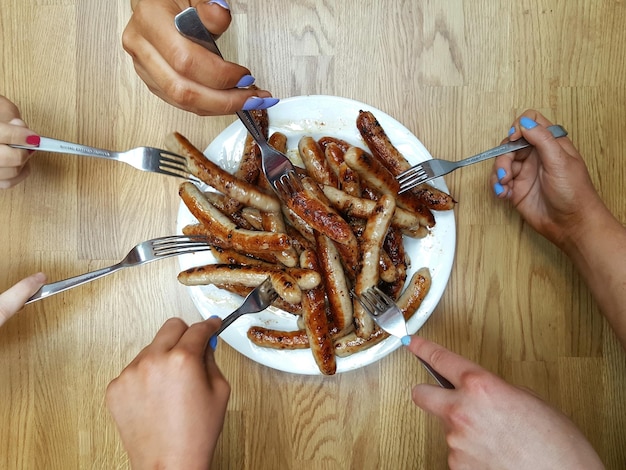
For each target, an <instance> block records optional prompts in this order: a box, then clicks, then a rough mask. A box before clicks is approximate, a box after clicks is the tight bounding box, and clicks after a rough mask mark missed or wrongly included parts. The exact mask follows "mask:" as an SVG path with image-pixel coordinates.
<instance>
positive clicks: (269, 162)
mask: <svg viewBox="0 0 626 470" xmlns="http://www.w3.org/2000/svg"><path fill="white" fill-rule="evenodd" d="M174 23H175V25H176V29H178V32H179V33H180V34H182V35H183V36H184V37H186V38H187V39H190V40H191V41H193V42H195V43H196V44H200V45H201V46H203V47H204V48H205V49H208V50H209V51H211V52H213V53H214V54H217V55H218V56H220V57H221V58H224V56H222V53H221V52H220V50H219V48H218V47H217V44H216V43H215V40H214V39H213V35H212V34H211V32H210V31H209V30H208V29H206V28H205V26H204V24H203V23H202V21H201V20H200V17H199V16H198V11H197V10H196V9H195V8H194V7H189V8H187V9H186V10H183V11H182V12H180V13H179V14H178V15H176V18H175V19H174ZM236 114H237V117H238V118H239V119H240V120H241V122H242V123H243V125H244V126H245V128H246V129H247V130H248V132H249V133H250V135H251V136H252V138H253V139H254V141H255V142H256V144H257V145H258V146H259V149H261V162H262V166H263V173H265V177H266V178H267V180H268V181H269V182H270V184H271V185H272V188H274V191H276V193H277V194H278V195H279V196H281V188H280V186H279V184H277V183H280V182H281V181H282V180H283V179H285V178H287V177H289V175H293V176H295V178H292V179H293V181H292V184H293V186H294V187H295V188H296V189H297V190H301V189H302V183H301V182H300V179H299V178H298V176H297V175H298V174H297V172H296V168H295V167H294V165H293V163H291V161H290V160H289V158H288V157H287V155H285V154H284V153H282V152H279V151H278V150H276V149H275V148H274V147H272V146H271V145H270V144H269V143H268V142H267V139H266V138H265V136H264V135H263V133H262V132H261V131H260V130H259V127H258V126H257V124H256V122H255V120H254V118H253V117H252V115H251V114H250V113H249V112H248V111H237V112H236Z"/></svg>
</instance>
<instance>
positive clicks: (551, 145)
mask: <svg viewBox="0 0 626 470" xmlns="http://www.w3.org/2000/svg"><path fill="white" fill-rule="evenodd" d="M519 123H520V129H521V131H522V136H523V137H524V139H526V140H527V141H528V143H530V144H531V145H532V146H533V147H535V149H536V150H537V154H538V155H539V158H540V160H541V162H542V163H543V165H544V166H545V167H546V168H549V167H550V166H554V165H555V164H557V163H560V162H559V160H560V157H562V156H563V155H562V152H561V146H560V145H559V143H558V142H557V141H556V138H555V137H554V136H553V135H552V133H551V132H550V131H549V130H548V129H547V128H546V127H544V126H542V125H540V124H538V123H537V122H536V121H534V120H533V119H531V118H529V117H527V116H522V117H521V118H520V121H519Z"/></svg>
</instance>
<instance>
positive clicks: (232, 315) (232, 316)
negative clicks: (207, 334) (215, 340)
mask: <svg viewBox="0 0 626 470" xmlns="http://www.w3.org/2000/svg"><path fill="white" fill-rule="evenodd" d="M242 307H243V304H242V305H241V307H239V308H238V309H237V310H235V311H234V312H232V313H230V314H229V315H228V316H227V317H226V318H224V319H223V320H222V324H221V325H220V327H219V329H218V330H217V331H216V332H215V335H214V336H219V335H220V333H221V332H222V331H224V330H225V329H226V328H228V327H229V326H230V325H232V324H233V322H234V321H235V320H237V319H238V318H239V317H240V316H241V315H243V314H244V313H245V312H242Z"/></svg>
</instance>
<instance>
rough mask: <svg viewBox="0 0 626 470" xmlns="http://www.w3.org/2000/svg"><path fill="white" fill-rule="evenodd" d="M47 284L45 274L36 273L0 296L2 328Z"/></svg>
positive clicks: (0, 324)
mask: <svg viewBox="0 0 626 470" xmlns="http://www.w3.org/2000/svg"><path fill="white" fill-rule="evenodd" d="M45 282H46V275H45V274H44V273H36V274H32V275H31V276H28V277H27V278H25V279H22V280H21V281H20V282H18V283H17V284H15V285H14V286H13V287H10V288H9V289H7V290H6V291H5V292H3V293H2V294H0V326H2V325H3V324H4V323H5V322H6V321H7V320H8V319H9V318H11V317H12V316H13V315H15V314H16V313H17V312H19V311H20V310H21V309H22V307H23V306H24V304H25V303H26V301H27V300H28V299H29V298H30V297H31V296H32V295H33V294H34V293H35V292H37V291H38V290H39V289H40V288H41V286H43V285H44V283H45Z"/></svg>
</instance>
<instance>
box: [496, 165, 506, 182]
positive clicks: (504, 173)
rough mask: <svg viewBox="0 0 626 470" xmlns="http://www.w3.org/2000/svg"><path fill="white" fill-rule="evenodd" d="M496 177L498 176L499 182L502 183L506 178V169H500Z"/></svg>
mask: <svg viewBox="0 0 626 470" xmlns="http://www.w3.org/2000/svg"><path fill="white" fill-rule="evenodd" d="M496 175H498V181H502V178H504V177H505V176H506V171H505V169H504V168H498V170H497V171H496Z"/></svg>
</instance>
